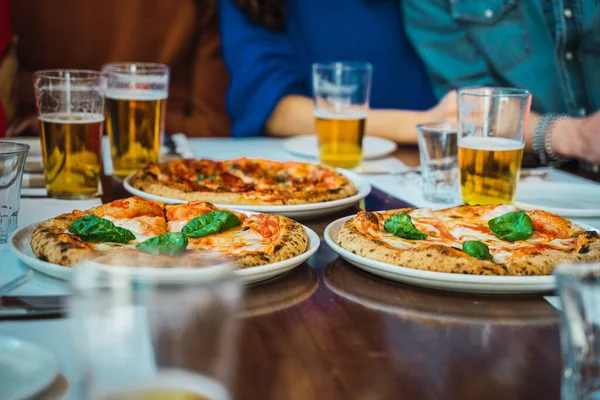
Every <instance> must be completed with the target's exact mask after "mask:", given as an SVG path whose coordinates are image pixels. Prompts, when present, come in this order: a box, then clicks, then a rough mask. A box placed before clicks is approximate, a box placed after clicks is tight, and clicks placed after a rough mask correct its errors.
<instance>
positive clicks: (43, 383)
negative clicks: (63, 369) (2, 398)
mask: <svg viewBox="0 0 600 400" xmlns="http://www.w3.org/2000/svg"><path fill="white" fill-rule="evenodd" d="M2 341H10V342H12V343H16V344H17V345H18V346H20V347H24V346H25V347H29V348H30V349H33V350H34V351H36V352H37V353H38V354H42V355H43V356H42V357H44V358H45V359H46V361H47V362H48V364H47V367H48V370H47V374H46V375H45V376H44V379H40V380H39V383H38V384H37V385H31V383H30V385H28V386H26V387H24V388H23V391H22V392H21V393H19V398H31V397H32V396H35V395H36V394H38V393H40V392H41V391H42V390H44V389H45V388H47V387H48V386H49V385H50V384H51V383H52V382H53V381H54V379H56V377H57V376H58V374H59V369H58V360H57V359H56V356H55V355H54V354H53V353H52V352H51V351H50V350H49V349H47V348H46V347H44V346H41V345H39V344H37V343H34V342H30V341H28V340H23V339H20V338H17V337H14V336H9V335H5V334H2V333H0V342H2ZM0 347H1V346H0ZM50 364H52V365H51V366H50ZM25 389H27V390H25Z"/></svg>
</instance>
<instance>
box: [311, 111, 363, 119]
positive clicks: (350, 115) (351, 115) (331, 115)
mask: <svg viewBox="0 0 600 400" xmlns="http://www.w3.org/2000/svg"><path fill="white" fill-rule="evenodd" d="M315 117H317V118H323V119H344V120H346V119H366V118H367V112H366V111H362V110H353V111H348V112H341V113H340V112H335V111H331V110H315Z"/></svg>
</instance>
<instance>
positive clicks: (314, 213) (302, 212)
mask: <svg viewBox="0 0 600 400" xmlns="http://www.w3.org/2000/svg"><path fill="white" fill-rule="evenodd" d="M338 172H339V173H341V174H342V175H344V176H346V177H347V178H348V179H350V180H351V181H352V182H353V183H354V185H355V186H356V188H357V189H358V193H357V194H355V195H354V196H350V197H347V198H345V199H339V200H333V201H324V202H321V203H312V204H297V205H289V206H262V205H252V204H215V206H217V207H221V208H232V207H234V208H235V209H236V210H245V211H255V212H259V213H265V214H277V215H284V216H286V217H290V218H314V217H319V216H323V215H328V214H332V213H335V212H337V211H341V210H343V209H346V208H349V207H351V206H353V205H354V204H356V203H358V201H360V200H362V199H364V198H365V197H367V196H368V194H369V193H371V185H370V184H369V181H367V180H366V179H365V178H363V177H362V176H360V175H358V174H356V173H354V172H351V171H347V170H344V169H338ZM132 176H133V174H131V175H129V176H128V177H127V178H126V179H125V181H124V182H123V186H124V187H125V190H127V191H128V192H129V193H131V194H133V195H134V196H139V197H143V198H145V199H149V200H156V201H161V202H163V203H166V204H182V203H187V201H186V200H180V199H172V198H169V197H163V196H157V195H154V194H150V193H146V192H144V191H141V190H139V189H136V188H134V187H133V186H131V184H130V183H129V181H130V179H131V177H132Z"/></svg>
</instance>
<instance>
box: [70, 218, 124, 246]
mask: <svg viewBox="0 0 600 400" xmlns="http://www.w3.org/2000/svg"><path fill="white" fill-rule="evenodd" d="M69 232H71V233H73V234H75V235H77V236H79V237H80V238H81V239H82V240H84V241H86V242H112V243H123V244H126V243H128V242H129V241H130V240H135V235H134V234H133V233H132V232H131V231H130V230H128V229H125V228H121V227H119V226H115V224H113V223H112V222H111V221H109V220H107V219H104V218H99V217H96V216H95V215H86V216H84V217H81V218H79V219H78V220H76V221H74V222H73V223H72V224H71V226H70V227H69Z"/></svg>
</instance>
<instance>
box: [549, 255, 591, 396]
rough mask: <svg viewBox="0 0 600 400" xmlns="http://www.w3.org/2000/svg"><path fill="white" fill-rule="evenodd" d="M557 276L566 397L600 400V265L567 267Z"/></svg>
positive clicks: (557, 269)
mask: <svg viewBox="0 0 600 400" xmlns="http://www.w3.org/2000/svg"><path fill="white" fill-rule="evenodd" d="M554 274H555V275H556V278H557V281H558V293H559V295H560V300H561V303H562V321H561V328H560V338H561V347H562V356H563V375H562V390H561V392H562V398H563V399H565V400H566V399H569V400H571V399H573V400H575V399H595V400H597V399H600V263H596V264H578V265H577V264H563V265H560V266H559V267H558V268H556V270H555V271H554ZM596 335H598V337H596Z"/></svg>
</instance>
